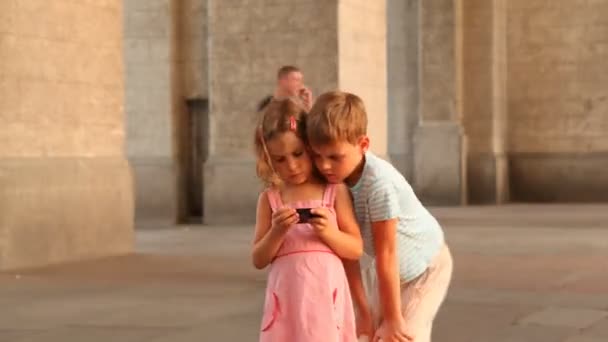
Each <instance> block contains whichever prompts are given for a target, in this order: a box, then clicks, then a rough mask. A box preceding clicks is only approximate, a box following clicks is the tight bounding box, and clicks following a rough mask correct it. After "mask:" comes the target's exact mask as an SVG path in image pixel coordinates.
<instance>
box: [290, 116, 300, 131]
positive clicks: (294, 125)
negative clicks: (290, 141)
mask: <svg viewBox="0 0 608 342" xmlns="http://www.w3.org/2000/svg"><path fill="white" fill-rule="evenodd" d="M297 128H298V123H297V122H296V118H295V117H293V116H290V117H289V129H291V130H292V131H295V130H296V129H297Z"/></svg>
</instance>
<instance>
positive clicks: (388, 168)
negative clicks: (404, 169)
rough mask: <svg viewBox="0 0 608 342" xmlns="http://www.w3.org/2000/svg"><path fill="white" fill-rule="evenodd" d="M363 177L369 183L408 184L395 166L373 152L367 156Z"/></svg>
mask: <svg viewBox="0 0 608 342" xmlns="http://www.w3.org/2000/svg"><path fill="white" fill-rule="evenodd" d="M362 177H363V178H364V179H365V180H366V182H367V183H385V184H395V183H404V184H407V181H406V180H405V178H404V177H403V175H402V174H401V173H400V172H399V171H398V170H397V168H395V166H393V164H391V163H390V162H389V161H387V160H385V159H383V158H380V157H378V156H376V155H375V154H373V153H371V152H368V153H366V155H365V168H364V171H363V175H362Z"/></svg>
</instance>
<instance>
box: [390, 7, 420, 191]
mask: <svg viewBox="0 0 608 342" xmlns="http://www.w3.org/2000/svg"><path fill="white" fill-rule="evenodd" d="M419 4H420V1H418V0H405V1H404V0H388V1H387V2H386V7H387V11H386V13H387V20H388V30H387V74H388V89H387V91H388V141H390V144H389V145H388V153H389V156H390V159H391V162H392V163H393V165H395V167H396V168H397V169H398V170H399V171H400V172H401V173H402V174H403V175H404V176H405V178H406V179H407V180H408V181H412V180H413V179H412V175H413V169H414V148H413V136H414V132H415V130H416V127H417V126H418V101H419V82H418V67H419V66H418V60H419V55H420V49H419V44H418V43H419V35H420V32H419V11H420V10H419Z"/></svg>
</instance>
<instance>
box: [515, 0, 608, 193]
mask: <svg viewBox="0 0 608 342" xmlns="http://www.w3.org/2000/svg"><path fill="white" fill-rule="evenodd" d="M507 8H508V49H507V51H508V54H507V60H508V72H509V78H508V94H509V102H508V112H509V130H508V132H509V135H508V144H509V145H508V146H509V156H510V178H511V182H512V187H511V190H512V196H513V199H514V200H524V201H528V200H530V201H561V200H566V201H577V200H581V201H593V200H607V199H608V172H606V170H607V169H608V115H607V112H608V48H607V47H608V17H607V16H606V13H608V2H606V1H589V0H555V1H541V0H525V1H524V0H511V1H508V7H507Z"/></svg>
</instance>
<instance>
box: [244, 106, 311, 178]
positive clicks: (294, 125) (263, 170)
mask: <svg viewBox="0 0 608 342" xmlns="http://www.w3.org/2000/svg"><path fill="white" fill-rule="evenodd" d="M306 115H307V114H306V112H305V111H304V109H303V108H302V107H301V106H299V105H298V104H296V102H295V101H294V100H291V99H284V100H272V101H270V103H269V104H268V106H266V108H265V109H264V110H263V111H262V112H261V113H260V117H259V120H258V124H257V125H256V129H255V134H254V145H255V153H256V157H257V162H256V172H257V175H258V177H259V178H260V179H261V180H262V182H264V185H265V186H278V185H280V184H281V183H282V182H281V179H280V178H279V175H278V174H277V173H276V172H275V171H274V168H273V166H272V160H271V159H270V155H269V154H268V148H267V146H266V143H267V142H268V141H270V140H272V139H273V138H275V137H276V136H277V135H279V134H281V133H285V132H290V131H291V132H294V133H295V134H296V136H297V137H298V138H300V139H302V141H303V142H304V144H307V138H306Z"/></svg>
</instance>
